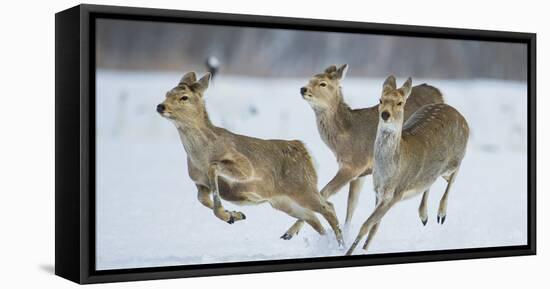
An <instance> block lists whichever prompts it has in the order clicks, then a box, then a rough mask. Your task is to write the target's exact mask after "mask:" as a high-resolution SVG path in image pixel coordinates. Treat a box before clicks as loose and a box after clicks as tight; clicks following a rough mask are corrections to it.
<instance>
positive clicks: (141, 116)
mask: <svg viewBox="0 0 550 289" xmlns="http://www.w3.org/2000/svg"><path fill="white" fill-rule="evenodd" d="M95 27H96V29H95V33H96V34H95V44H96V47H95V52H96V54H95V67H96V82H95V92H96V95H95V99H96V103H95V110H96V116H95V119H96V123H95V128H96V152H95V155H96V166H95V167H96V172H95V174H96V192H95V208H96V212H95V216H96V220H95V225H96V232H95V236H96V240H95V244H96V248H95V252H96V256H95V264H96V268H95V269H96V270H109V269H129V268H144V267H161V266H176V265H195V264H213V263H233V262H245V261H262V260H280V259H297V258H312V257H328V256H344V255H365V254H381V253H399V252H420V251H437V250H449V249H465V248H488V247H503V246H516V245H526V244H527V241H528V240H527V230H528V226H527V225H528V222H527V214H528V211H527V207H528V205H527V195H528V192H527V130H528V128H527V93H528V91H527V87H528V85H527V70H528V68H527V57H528V55H527V45H526V44H521V43H506V42H497V41H478V40H457V39H445V38H426V37H406V36H392V35H374V34H373V35H370V34H359V33H343V32H324V31H306V30H291V29H275V28H258V27H242V26H224V25H206V24H191V23H170V22H160V21H159V22H148V21H138V20H119V19H101V18H99V19H96V24H95Z"/></svg>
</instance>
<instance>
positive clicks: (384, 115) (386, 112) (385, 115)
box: [380, 110, 390, 121]
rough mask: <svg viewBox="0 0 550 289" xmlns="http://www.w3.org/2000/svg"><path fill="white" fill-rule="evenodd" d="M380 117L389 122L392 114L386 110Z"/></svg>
mask: <svg viewBox="0 0 550 289" xmlns="http://www.w3.org/2000/svg"><path fill="white" fill-rule="evenodd" d="M380 116H381V117H382V119H383V120H385V121H386V120H388V118H390V113H389V112H388V111H387V110H384V111H383V112H382V114H381V115H380Z"/></svg>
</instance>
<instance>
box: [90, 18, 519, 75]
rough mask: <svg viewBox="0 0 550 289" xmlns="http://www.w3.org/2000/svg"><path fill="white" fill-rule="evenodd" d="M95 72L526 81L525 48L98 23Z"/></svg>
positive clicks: (238, 29)
mask: <svg viewBox="0 0 550 289" xmlns="http://www.w3.org/2000/svg"><path fill="white" fill-rule="evenodd" d="M96 31H97V33H96V57H97V58H96V59H97V65H98V68H107V69H125V70H177V71H189V70H196V71H205V69H206V66H205V61H206V59H207V58H208V57H211V56H214V57H216V58H218V59H219V61H220V62H221V67H220V74H239V75H250V76H265V77H308V76H311V75H312V74H314V73H318V72H321V71H322V69H323V68H324V67H326V66H328V65H330V64H341V63H348V64H349V65H350V74H351V75H353V76H368V77H384V76H387V75H388V74H390V73H393V74H396V75H398V76H401V77H403V76H408V75H410V76H413V77H423V78H498V79H510V80H526V78H527V50H526V45H523V44H514V43H500V42H486V41H466V40H446V39H431V38H415V37H397V36H383V35H364V34H351V33H327V32H314V31H296V30H283V29H262V28H243V27H230V26H214V25H194V24H177V23H161V22H145V21H123V20H106V19H100V20H98V23H97V28H96Z"/></svg>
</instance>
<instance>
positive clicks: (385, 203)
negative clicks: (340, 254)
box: [346, 200, 394, 255]
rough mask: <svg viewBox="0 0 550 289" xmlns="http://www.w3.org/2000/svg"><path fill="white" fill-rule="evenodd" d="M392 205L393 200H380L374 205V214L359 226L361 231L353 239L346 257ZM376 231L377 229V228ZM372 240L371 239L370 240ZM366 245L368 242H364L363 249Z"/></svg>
mask: <svg viewBox="0 0 550 289" xmlns="http://www.w3.org/2000/svg"><path fill="white" fill-rule="evenodd" d="M393 204H394V201H393V200H382V201H381V202H380V203H378V204H377V205H376V208H375V209H374V212H372V214H371V215H370V216H369V217H368V218H367V220H366V221H365V222H364V223H363V225H362V226H361V229H360V230H359V234H358V235H357V238H355V241H353V244H351V247H350V248H349V250H348V251H347V252H346V255H351V254H352V253H353V251H354V250H355V248H356V247H357V245H358V244H359V242H361V240H362V239H363V237H364V236H365V235H366V234H367V233H369V234H370V231H371V229H372V228H373V226H375V225H376V224H378V223H379V222H380V220H381V219H382V217H383V216H384V215H385V214H386V213H387V212H388V210H389V209H390V208H391V206H392V205H393ZM377 230H378V228H377ZM371 240H372V238H371ZM368 243H370V241H369V240H367V242H365V245H364V246H363V248H366V247H368V245H369V244H368Z"/></svg>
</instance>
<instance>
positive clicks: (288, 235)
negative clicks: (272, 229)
mask: <svg viewBox="0 0 550 289" xmlns="http://www.w3.org/2000/svg"><path fill="white" fill-rule="evenodd" d="M303 226H304V220H297V221H296V222H295V223H294V224H293V225H292V226H291V227H290V228H289V229H288V230H287V231H286V232H285V233H284V234H283V235H282V236H281V239H285V240H290V239H292V237H294V236H295V235H298V232H300V230H301V229H302V227H303Z"/></svg>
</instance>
